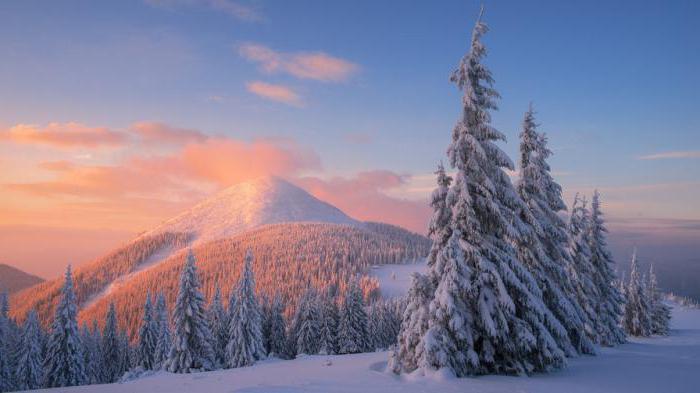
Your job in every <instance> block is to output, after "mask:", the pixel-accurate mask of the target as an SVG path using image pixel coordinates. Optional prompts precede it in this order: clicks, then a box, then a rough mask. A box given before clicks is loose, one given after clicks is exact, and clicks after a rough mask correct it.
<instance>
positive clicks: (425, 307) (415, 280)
mask: <svg viewBox="0 0 700 393" xmlns="http://www.w3.org/2000/svg"><path fill="white" fill-rule="evenodd" d="M432 298H433V285H432V283H431V282H430V279H429V278H428V277H427V276H425V275H423V274H420V273H413V274H412V276H411V286H410V287H409V290H408V295H407V296H406V308H405V310H404V312H403V316H402V321H401V330H400V331H399V334H398V337H397V345H396V347H395V348H394V351H393V352H392V357H391V359H390V362H389V363H390V364H389V367H390V368H391V369H392V370H393V371H394V372H396V373H399V372H401V371H402V370H415V369H418V368H421V367H424V366H425V364H424V360H425V355H424V351H425V348H424V342H423V336H424V335H425V332H426V331H428V323H429V316H430V301H431V300H432Z"/></svg>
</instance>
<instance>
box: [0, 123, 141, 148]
mask: <svg viewBox="0 0 700 393" xmlns="http://www.w3.org/2000/svg"><path fill="white" fill-rule="evenodd" d="M2 140H5V141H9V142H14V143H18V144H39V145H47V146H51V147H58V148H64V149H74V148H98V147H118V146H123V145H125V144H126V143H127V142H128V136H127V135H126V134H125V133H122V132H116V131H112V130H109V129H107V128H105V127H88V126H85V125H83V124H80V123H74V122H69V123H49V124H48V125H47V126H46V127H43V128H42V127H39V126H36V125H30V124H17V125H15V126H14V127H11V128H10V129H8V130H5V131H1V132H0V141H2Z"/></svg>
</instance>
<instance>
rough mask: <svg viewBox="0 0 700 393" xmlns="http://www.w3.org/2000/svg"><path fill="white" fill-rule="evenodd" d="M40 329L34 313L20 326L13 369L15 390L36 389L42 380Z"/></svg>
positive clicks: (30, 313)
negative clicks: (17, 348) (14, 367)
mask: <svg viewBox="0 0 700 393" xmlns="http://www.w3.org/2000/svg"><path fill="white" fill-rule="evenodd" d="M41 355H42V354H41V327H40V326H39V320H38V318H37V316H36V312H35V311H33V310H32V311H30V312H29V314H28V315H27V319H26V320H25V321H24V325H23V326H22V333H21V334H20V344H19V351H18V353H17V366H16V369H15V383H16V386H15V388H16V389H17V390H30V389H38V388H40V387H41V382H42V381H43V378H44V370H43V368H42V356H41Z"/></svg>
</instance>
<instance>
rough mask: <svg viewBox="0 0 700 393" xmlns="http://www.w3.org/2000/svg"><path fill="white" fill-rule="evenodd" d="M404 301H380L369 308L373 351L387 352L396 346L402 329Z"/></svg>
mask: <svg viewBox="0 0 700 393" xmlns="http://www.w3.org/2000/svg"><path fill="white" fill-rule="evenodd" d="M402 305H403V301H402V299H398V298H397V299H389V300H384V299H380V300H378V301H376V302H374V303H372V305H371V306H370V308H369V315H368V319H369V322H368V324H369V329H368V330H369V336H370V340H371V347H370V349H371V350H386V349H388V348H390V347H391V346H393V345H394V344H396V337H397V336H398V334H399V329H400V327H401V313H402V311H403V309H402V308H401V307H402Z"/></svg>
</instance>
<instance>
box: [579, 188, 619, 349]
mask: <svg viewBox="0 0 700 393" xmlns="http://www.w3.org/2000/svg"><path fill="white" fill-rule="evenodd" d="M607 232H608V230H607V229H606V228H605V221H604V220H603V212H602V211H601V208H600V194H599V193H598V190H595V192H594V193H593V200H592V201H591V219H590V225H589V228H588V236H589V237H588V241H589V245H590V249H591V258H590V260H591V264H592V265H593V267H594V268H595V271H594V275H593V282H594V283H595V285H596V287H597V288H598V295H599V296H598V299H597V300H598V301H597V303H596V304H595V311H596V315H597V316H598V324H597V326H596V327H597V330H598V336H599V339H600V342H599V343H600V344H601V345H605V346H612V345H617V344H622V343H624V342H625V332H624V331H623V330H622V327H621V326H620V320H621V319H622V314H623V310H622V304H623V302H624V299H623V297H622V294H621V293H620V292H619V291H618V290H617V287H616V286H615V285H614V282H615V271H614V270H613V265H614V262H613V260H612V256H611V255H610V251H608V245H607V241H606V239H605V234H606V233H607Z"/></svg>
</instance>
